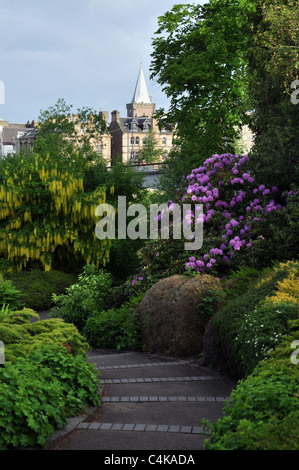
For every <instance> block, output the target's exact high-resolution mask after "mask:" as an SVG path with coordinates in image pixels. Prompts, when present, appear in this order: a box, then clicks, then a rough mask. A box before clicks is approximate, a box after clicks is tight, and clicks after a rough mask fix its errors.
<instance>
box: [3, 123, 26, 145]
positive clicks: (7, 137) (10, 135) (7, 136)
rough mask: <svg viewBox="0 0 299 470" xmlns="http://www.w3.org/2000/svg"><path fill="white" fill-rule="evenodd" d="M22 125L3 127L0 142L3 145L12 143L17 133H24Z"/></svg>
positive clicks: (24, 129)
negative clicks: (0, 140) (0, 141)
mask: <svg viewBox="0 0 299 470" xmlns="http://www.w3.org/2000/svg"><path fill="white" fill-rule="evenodd" d="M26 130H27V129H26V128H24V127H3V129H2V143H3V144H4V145H5V144H6V145H14V144H15V140H16V139H17V137H18V135H19V133H25V132H26Z"/></svg>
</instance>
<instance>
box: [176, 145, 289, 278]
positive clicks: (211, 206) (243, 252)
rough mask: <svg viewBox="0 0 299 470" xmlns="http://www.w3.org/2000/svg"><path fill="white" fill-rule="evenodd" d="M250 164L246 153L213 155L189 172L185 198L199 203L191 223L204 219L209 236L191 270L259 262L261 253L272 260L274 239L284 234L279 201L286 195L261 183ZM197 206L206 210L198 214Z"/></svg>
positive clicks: (194, 258)
mask: <svg viewBox="0 0 299 470" xmlns="http://www.w3.org/2000/svg"><path fill="white" fill-rule="evenodd" d="M248 168H249V157H248V156H247V155H245V156H241V155H238V156H236V155H231V154H223V155H213V156H212V158H209V159H207V160H206V161H205V162H204V164H203V166H200V167H199V168H196V169H194V170H193V171H192V173H191V174H190V175H188V176H187V180H188V183H189V185H188V187H187V191H186V194H185V195H184V196H183V198H182V201H183V202H184V203H189V204H190V203H193V204H194V210H193V211H192V213H191V217H190V214H189V215H188V223H193V224H195V223H200V222H203V234H204V235H203V238H204V239H203V246H202V249H201V250H199V251H198V252H196V253H195V254H193V256H190V258H189V261H188V263H187V264H186V268H187V269H188V268H191V269H194V270H195V271H199V272H211V270H212V269H213V268H214V269H217V271H219V269H220V271H221V266H223V265H225V264H227V263H230V264H235V262H236V261H237V264H242V260H243V264H244V263H246V264H252V261H253V260H255V263H256V258H257V257H258V256H259V255H260V256H263V257H264V258H267V259H272V257H271V255H273V253H271V251H272V250H273V249H274V246H275V243H274V245H273V241H274V242H275V239H276V240H277V241H278V240H279V239H280V235H281V233H280V231H279V230H277V223H278V221H279V218H280V217H282V218H283V206H282V205H281V204H280V203H278V202H277V201H281V202H282V201H283V195H280V194H279V193H278V189H277V188H276V187H272V188H266V187H265V186H264V185H259V186H258V187H257V186H256V184H255V180H254V177H253V176H251V174H250V169H248ZM198 204H203V214H201V213H197V211H196V209H197V207H196V205H198ZM281 220H282V219H281ZM278 225H279V224H278ZM276 248H277V246H275V249H276ZM267 250H268V251H269V253H268V255H266V254H265V253H264V252H265V251H267ZM262 251H263V253H264V254H263V255H262V254H261V252H262ZM274 259H275V256H274ZM263 262H264V259H261V263H262V264H263Z"/></svg>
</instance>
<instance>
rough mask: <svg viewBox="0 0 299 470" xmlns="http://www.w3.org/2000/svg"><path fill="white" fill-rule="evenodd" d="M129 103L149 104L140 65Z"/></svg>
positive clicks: (149, 100)
mask: <svg viewBox="0 0 299 470" xmlns="http://www.w3.org/2000/svg"><path fill="white" fill-rule="evenodd" d="M131 103H145V104H150V103H151V99H150V97H149V94H148V91H147V87H146V82H145V78H144V74H143V70H142V64H140V70H139V75H138V79H137V83H136V87H135V91H134V95H133V98H132V101H131Z"/></svg>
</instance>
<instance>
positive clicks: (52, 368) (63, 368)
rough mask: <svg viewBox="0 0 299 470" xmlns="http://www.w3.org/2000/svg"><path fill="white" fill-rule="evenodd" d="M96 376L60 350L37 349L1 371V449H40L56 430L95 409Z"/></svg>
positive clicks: (82, 360) (81, 361)
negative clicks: (89, 408)
mask: <svg viewBox="0 0 299 470" xmlns="http://www.w3.org/2000/svg"><path fill="white" fill-rule="evenodd" d="M98 386H99V381H98V378H97V373H96V371H95V370H94V369H93V367H92V366H91V365H90V364H89V363H88V362H87V360H86V358H84V357H74V356H72V355H71V354H68V353H67V351H66V349H65V348H63V347H61V346H60V347H56V348H53V349H49V348H42V349H39V350H36V351H35V352H34V353H33V354H32V355H30V356H29V357H28V358H27V359H23V358H20V359H18V361H17V362H16V363H15V364H12V363H10V362H6V363H5V366H4V368H2V369H0V449H2V450H3V449H9V448H20V447H26V446H35V445H40V446H43V445H45V443H46V441H47V438H48V437H49V436H50V435H51V434H52V433H53V431H54V430H55V427H56V426H57V425H65V424H66V418H67V416H70V414H73V413H78V412H79V411H80V410H81V409H82V408H83V407H84V406H85V405H88V404H92V405H99V404H100V397H99V395H98V392H97V391H98Z"/></svg>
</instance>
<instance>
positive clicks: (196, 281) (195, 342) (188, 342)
mask: <svg viewBox="0 0 299 470" xmlns="http://www.w3.org/2000/svg"><path fill="white" fill-rule="evenodd" d="M220 290H221V285H220V281H219V280H218V279H217V278H214V277H212V276H210V275H207V274H199V275H197V276H194V277H185V276H180V275H175V276H171V277H169V278H165V279H161V280H160V281H159V282H157V283H156V284H154V285H153V286H152V287H151V288H150V289H149V290H148V291H147V293H146V295H145V297H144V299H143V300H142V302H141V303H140V304H139V306H138V309H137V310H138V313H139V318H140V321H141V324H142V341H143V343H144V347H145V349H146V350H147V351H149V352H152V353H163V354H170V355H183V356H192V355H198V354H200V353H201V352H202V348H203V338H204V333H205V328H206V324H207V321H208V318H209V316H210V315H211V314H213V313H214V309H216V308H217V302H216V305H213V299H214V298H216V293H217V292H219V291H220ZM207 299H210V300H212V303H210V302H207ZM211 306H212V308H211Z"/></svg>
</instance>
